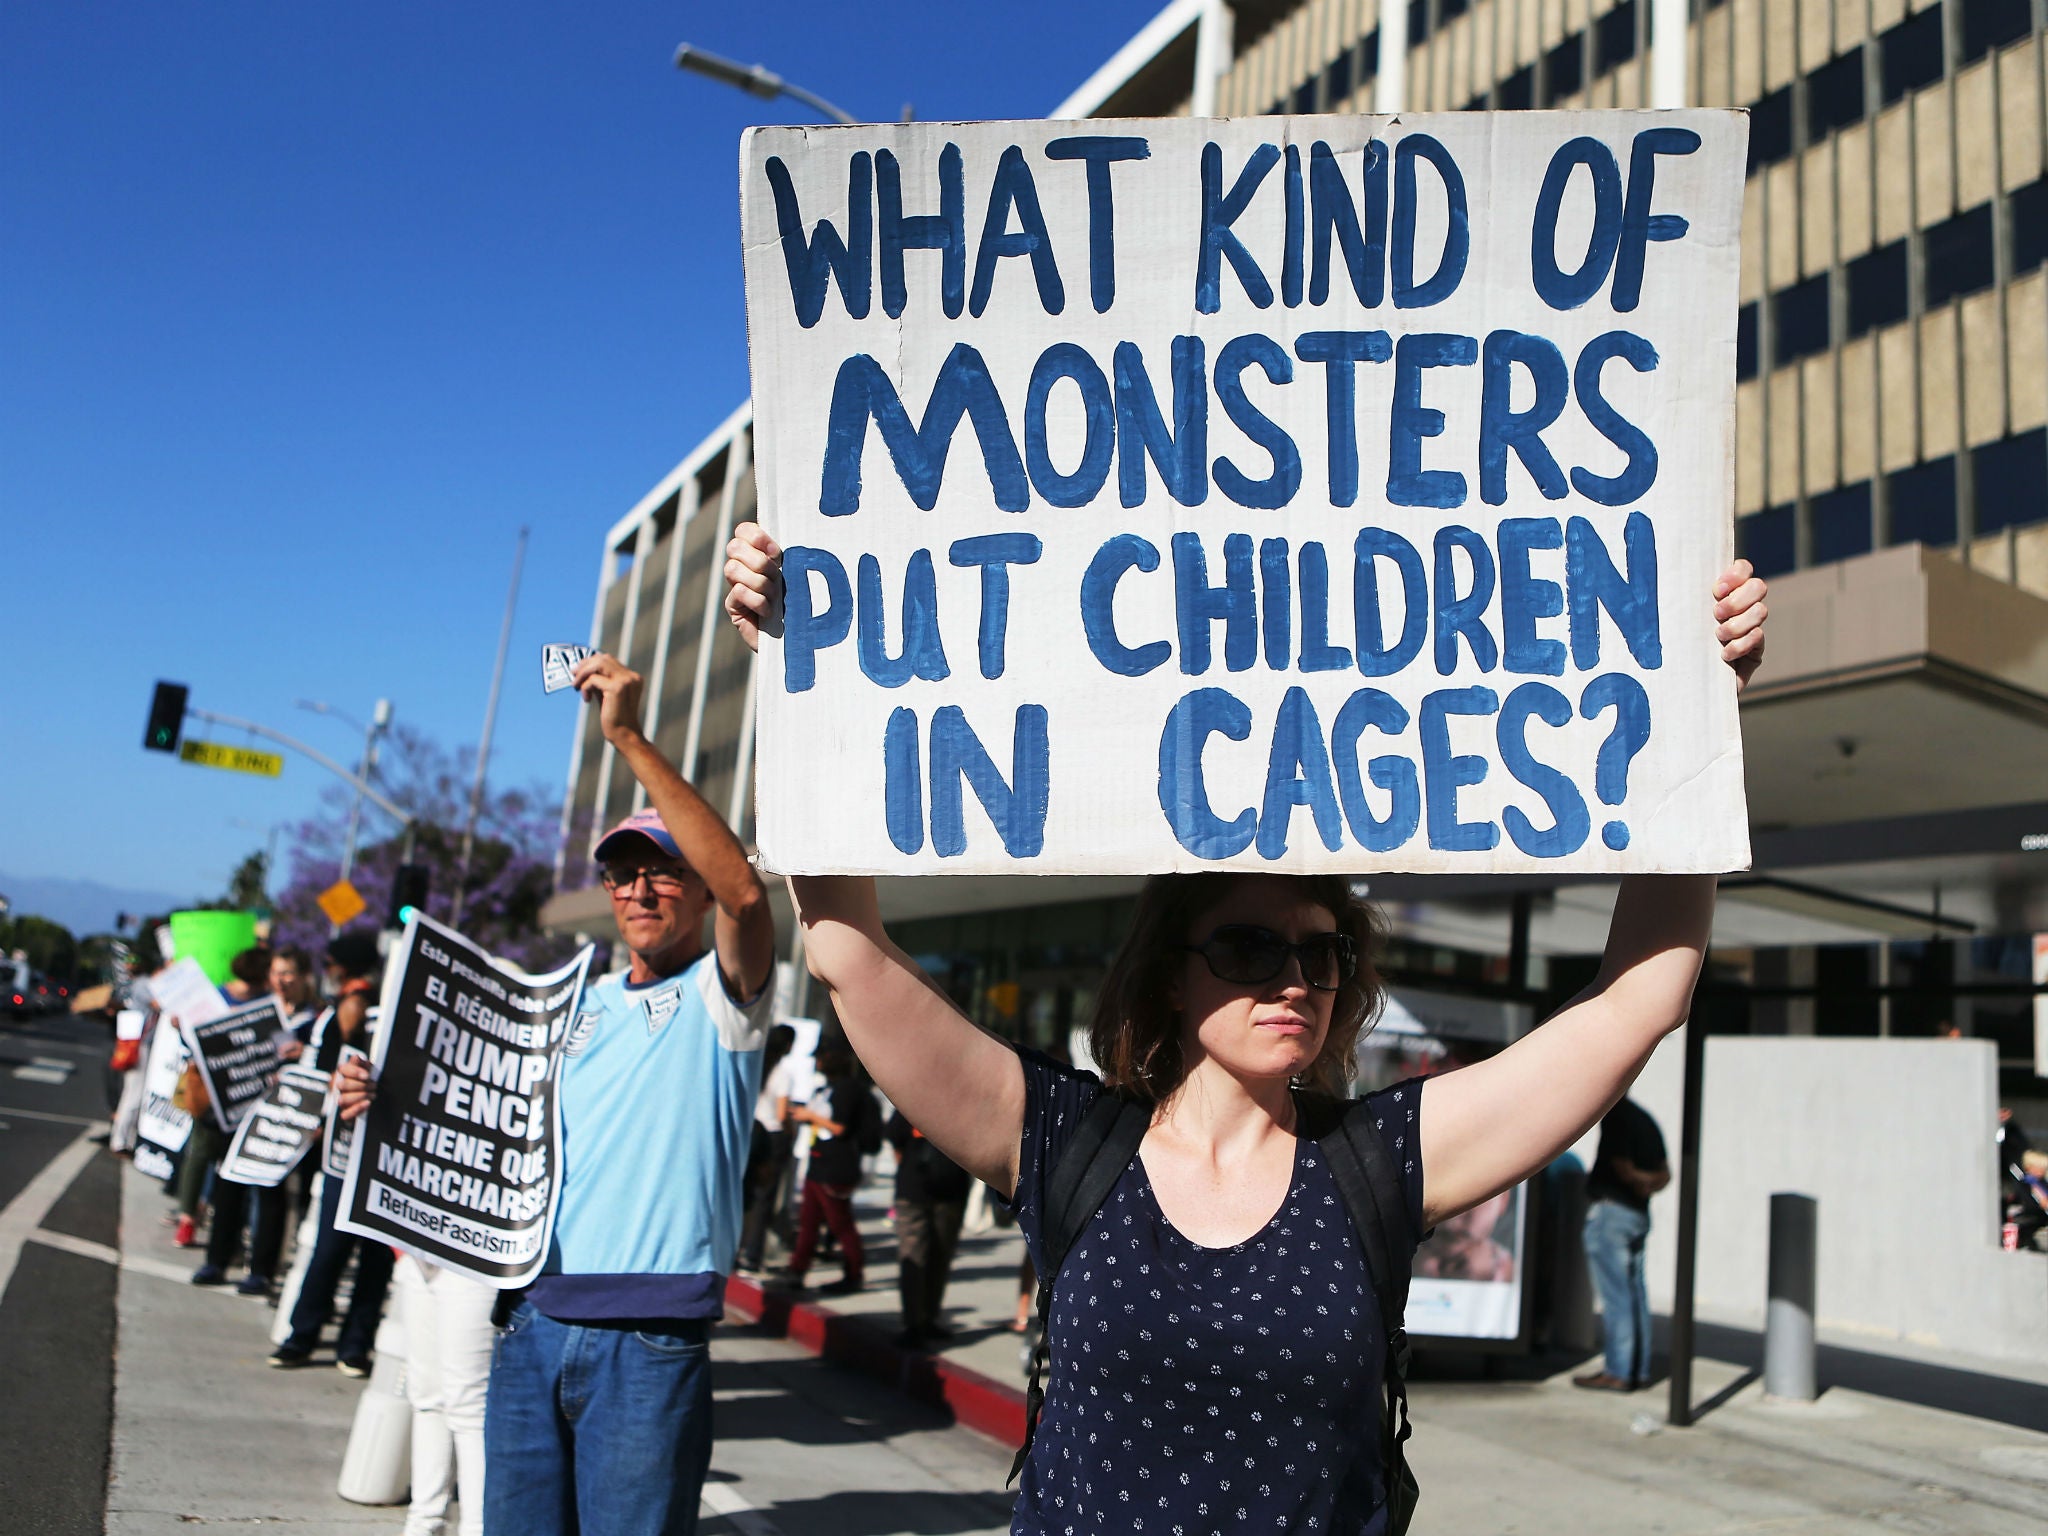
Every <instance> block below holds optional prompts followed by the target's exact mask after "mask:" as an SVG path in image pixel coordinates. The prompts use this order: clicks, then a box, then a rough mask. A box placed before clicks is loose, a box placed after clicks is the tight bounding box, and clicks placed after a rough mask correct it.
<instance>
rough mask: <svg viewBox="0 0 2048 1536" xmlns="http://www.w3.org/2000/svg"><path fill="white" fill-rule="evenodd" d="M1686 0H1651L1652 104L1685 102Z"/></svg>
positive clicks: (1663, 104)
mask: <svg viewBox="0 0 2048 1536" xmlns="http://www.w3.org/2000/svg"><path fill="white" fill-rule="evenodd" d="M1686 10H1687V5H1686V0H1650V105H1651V106H1653V107H1682V106H1685V105H1686V99H1685V98H1686V89H1685V87H1686V81H1687V80H1688V79H1689V78H1690V72H1689V70H1688V69H1687V67H1686V66H1687V62H1688V61H1687V57H1686V54H1687V42H1688V33H1689V31H1690V27H1689V24H1688V22H1687V20H1686Z"/></svg>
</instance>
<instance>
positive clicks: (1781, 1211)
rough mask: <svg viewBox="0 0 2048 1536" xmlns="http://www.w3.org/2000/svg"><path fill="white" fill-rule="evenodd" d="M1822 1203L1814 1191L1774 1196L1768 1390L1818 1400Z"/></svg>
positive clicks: (1794, 1399) (1767, 1320)
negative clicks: (1816, 1318)
mask: <svg viewBox="0 0 2048 1536" xmlns="http://www.w3.org/2000/svg"><path fill="white" fill-rule="evenodd" d="M1819 1226H1820V1203H1819V1202H1818V1201H1816V1200H1815V1199H1814V1198H1813V1197H1812V1196H1811V1195H1789V1194H1776V1195H1772V1196H1771V1252H1770V1261H1769V1292H1770V1299H1769V1303H1768V1310H1767V1311H1766V1312H1765V1314H1764V1395H1765V1396H1766V1397H1776V1398H1784V1399H1786V1400H1788V1401H1791V1402H1795V1403H1810V1402H1812V1401H1813V1399H1814V1396H1815V1392H1816V1387H1815V1380H1814V1341H1813V1294H1814V1274H1815V1254H1814V1249H1815V1247H1816V1242H1817V1236H1818V1232H1819Z"/></svg>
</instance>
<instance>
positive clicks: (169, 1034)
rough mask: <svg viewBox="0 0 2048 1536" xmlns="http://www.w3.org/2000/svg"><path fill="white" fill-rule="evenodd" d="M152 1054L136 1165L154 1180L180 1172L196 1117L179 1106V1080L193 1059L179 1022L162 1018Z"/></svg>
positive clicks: (145, 1069)
mask: <svg viewBox="0 0 2048 1536" xmlns="http://www.w3.org/2000/svg"><path fill="white" fill-rule="evenodd" d="M148 1050H149V1054H148V1056H147V1058H146V1059H145V1060H144V1062H143V1066H142V1108H141V1109H140V1110H139V1111H137V1113H136V1116H135V1166H136V1167H137V1168H139V1169H141V1170H142V1172H144V1173H145V1174H147V1175H149V1177H150V1178H152V1179H167V1178H169V1177H170V1176H171V1175H172V1174H173V1173H174V1172H176V1171H177V1166H178V1165H177V1163H176V1161H175V1160H174V1159H175V1158H176V1156H177V1154H178V1153H180V1152H182V1151H183V1150H184V1149H185V1142H186V1140H187V1139H188V1138H189V1137H190V1136H191V1134H192V1117H191V1115H189V1114H187V1113H186V1112H185V1111H184V1110H182V1109H180V1108H179V1107H178V1102H177V1096H178V1079H179V1078H181V1077H183V1076H184V1075H185V1063H186V1062H187V1061H189V1060H190V1059H191V1058H190V1057H189V1055H188V1054H187V1053H186V1050H185V1037H184V1036H183V1035H181V1034H180V1033H179V1032H178V1025H177V1021H176V1020H174V1019H172V1018H171V1017H170V1016H169V1015H168V1014H164V1015H161V1016H159V1017H158V1019H157V1022H156V1027H155V1028H154V1029H152V1030H151V1031H150V1032H149V1037H148Z"/></svg>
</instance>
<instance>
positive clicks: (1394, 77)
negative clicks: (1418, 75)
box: [1372, 0, 1408, 113]
mask: <svg viewBox="0 0 2048 1536" xmlns="http://www.w3.org/2000/svg"><path fill="white" fill-rule="evenodd" d="M1407 99H1408V0H1380V72H1379V74H1378V75H1377V76H1375V77H1374V79H1373V86H1372V109H1373V111H1375V112H1380V113H1387V112H1399V111H1400V110H1401V106H1402V103H1403V102H1405V101H1406V100H1407Z"/></svg>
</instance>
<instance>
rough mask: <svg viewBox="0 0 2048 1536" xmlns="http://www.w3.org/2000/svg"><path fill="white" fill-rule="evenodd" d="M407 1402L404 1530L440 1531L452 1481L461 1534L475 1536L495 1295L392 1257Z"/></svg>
mask: <svg viewBox="0 0 2048 1536" xmlns="http://www.w3.org/2000/svg"><path fill="white" fill-rule="evenodd" d="M398 1294H399V1295H400V1297H401V1298H403V1305H404V1309H405V1310H404V1318H405V1336H406V1356H407V1359H406V1375H405V1395H406V1397H407V1398H408V1399H409V1400H410V1401H411V1403H412V1504H411V1507H410V1508H408V1509H407V1510H406V1514H405V1536H441V1533H442V1532H443V1531H445V1530H446V1529H447V1528H448V1500H449V1497H450V1496H451V1495H453V1494H455V1493H456V1491H457V1488H458V1485H459V1487H460V1490H461V1491H460V1497H459V1502H460V1504H461V1507H462V1523H461V1527H460V1532H461V1536H483V1528H484V1398H485V1394H486V1392H487V1390H488V1388H489V1386H490V1380H491V1343H492V1340H493V1338H494V1337H495V1334H494V1330H493V1329H492V1327H491V1307H492V1304H493V1303H495V1302H496V1301H497V1299H498V1293H497V1292H496V1291H494V1290H492V1289H491V1288H490V1287H489V1286H487V1285H483V1284H480V1283H479V1282H477V1281H475V1280H471V1279H469V1278H468V1277H466V1276H464V1275H458V1274H455V1273H454V1272H453V1271H451V1270H446V1269H442V1268H441V1267H439V1266H438V1265H434V1264H424V1263H421V1262H420V1260H418V1259H416V1258H414V1257H413V1256H412V1255H411V1254H409V1253H408V1254H404V1255H402V1256H401V1257H400V1258H399V1261H398Z"/></svg>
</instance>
